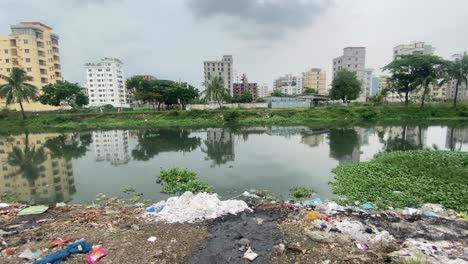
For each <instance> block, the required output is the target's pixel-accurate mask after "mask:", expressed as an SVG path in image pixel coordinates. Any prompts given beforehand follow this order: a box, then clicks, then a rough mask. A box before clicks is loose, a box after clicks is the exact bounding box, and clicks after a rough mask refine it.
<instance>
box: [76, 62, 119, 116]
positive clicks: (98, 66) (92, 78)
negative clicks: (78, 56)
mask: <svg viewBox="0 0 468 264" xmlns="http://www.w3.org/2000/svg"><path fill="white" fill-rule="evenodd" d="M122 65H123V64H122V62H121V61H120V60H119V59H116V58H103V59H101V62H96V63H86V64H85V70H86V87H87V88H88V96H89V106H102V105H109V104H110V105H112V106H114V107H128V103H127V92H126V88H125V77H124V71H123V66H122Z"/></svg>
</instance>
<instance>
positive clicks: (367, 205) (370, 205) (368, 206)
mask: <svg viewBox="0 0 468 264" xmlns="http://www.w3.org/2000/svg"><path fill="white" fill-rule="evenodd" d="M361 208H362V209H364V210H373V209H374V205H373V204H371V203H365V204H362V205H361Z"/></svg>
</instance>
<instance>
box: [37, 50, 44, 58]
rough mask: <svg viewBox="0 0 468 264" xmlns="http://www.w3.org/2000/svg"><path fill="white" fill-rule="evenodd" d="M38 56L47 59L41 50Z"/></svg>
mask: <svg viewBox="0 0 468 264" xmlns="http://www.w3.org/2000/svg"><path fill="white" fill-rule="evenodd" d="M37 55H38V56H39V57H45V52H43V51H41V50H38V51H37Z"/></svg>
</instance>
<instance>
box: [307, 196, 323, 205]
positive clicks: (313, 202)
mask: <svg viewBox="0 0 468 264" xmlns="http://www.w3.org/2000/svg"><path fill="white" fill-rule="evenodd" d="M319 204H322V200H320V198H314V199H312V200H310V201H309V205H312V206H317V205H319Z"/></svg>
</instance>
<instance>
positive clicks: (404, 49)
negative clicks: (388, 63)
mask: <svg viewBox="0 0 468 264" xmlns="http://www.w3.org/2000/svg"><path fill="white" fill-rule="evenodd" d="M434 50H435V48H434V47H432V46H431V45H426V44H425V43H424V42H422V41H418V42H413V43H411V44H402V45H398V46H396V47H394V48H393V59H394V60H395V59H396V58H397V57H398V56H400V55H417V54H420V55H432V54H434Z"/></svg>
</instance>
